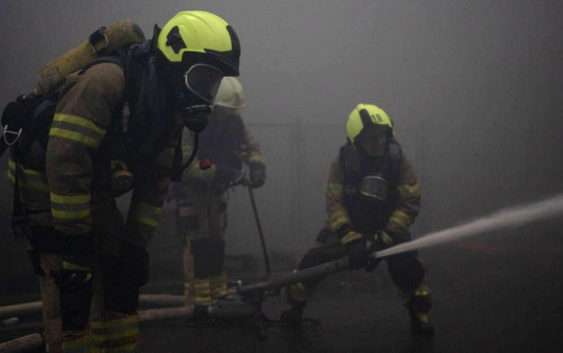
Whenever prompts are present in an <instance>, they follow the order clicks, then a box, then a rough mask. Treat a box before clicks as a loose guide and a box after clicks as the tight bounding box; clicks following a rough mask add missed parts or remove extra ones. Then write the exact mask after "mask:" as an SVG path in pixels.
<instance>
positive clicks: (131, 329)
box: [91, 314, 139, 353]
mask: <svg viewBox="0 0 563 353" xmlns="http://www.w3.org/2000/svg"><path fill="white" fill-rule="evenodd" d="M122 315H125V314H122ZM91 331H92V353H130V352H136V351H137V342H138V338H139V317H138V316H137V315H136V314H132V315H126V316H124V317H123V318H119V319H113V320H105V321H92V323H91Z"/></svg>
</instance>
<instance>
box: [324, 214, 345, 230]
mask: <svg viewBox="0 0 563 353" xmlns="http://www.w3.org/2000/svg"><path fill="white" fill-rule="evenodd" d="M345 223H349V219H348V214H347V213H346V211H344V210H338V211H334V212H332V215H331V217H330V218H329V220H328V225H329V227H330V229H332V230H336V229H338V228H339V227H340V226H341V225H343V224H345Z"/></svg>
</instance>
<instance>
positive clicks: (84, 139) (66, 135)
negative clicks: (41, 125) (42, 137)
mask: <svg viewBox="0 0 563 353" xmlns="http://www.w3.org/2000/svg"><path fill="white" fill-rule="evenodd" d="M49 136H53V137H58V138H62V139H66V140H71V141H74V142H78V143H80V144H82V145H85V146H87V147H91V148H96V147H97V146H98V142H99V141H97V140H95V139H93V138H91V137H89V136H85V135H83V134H81V133H80V132H75V131H69V130H63V129H58V128H51V130H50V131H49Z"/></svg>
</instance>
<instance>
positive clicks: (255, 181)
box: [248, 161, 266, 188]
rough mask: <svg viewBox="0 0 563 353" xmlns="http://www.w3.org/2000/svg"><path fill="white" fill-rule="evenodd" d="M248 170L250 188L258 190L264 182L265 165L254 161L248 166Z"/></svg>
mask: <svg viewBox="0 0 563 353" xmlns="http://www.w3.org/2000/svg"><path fill="white" fill-rule="evenodd" d="M248 167H249V169H250V186H251V187H253V188H259V187H261V186H262V185H264V183H265V182H266V165H265V164H264V163H262V162H258V161H254V162H250V163H249V165H248Z"/></svg>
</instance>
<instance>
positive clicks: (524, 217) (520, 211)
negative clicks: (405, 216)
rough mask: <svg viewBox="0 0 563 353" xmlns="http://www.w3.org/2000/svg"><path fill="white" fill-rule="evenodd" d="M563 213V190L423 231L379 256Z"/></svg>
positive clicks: (379, 253)
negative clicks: (552, 195)
mask: <svg viewBox="0 0 563 353" xmlns="http://www.w3.org/2000/svg"><path fill="white" fill-rule="evenodd" d="M561 215H563V194H559V195H557V196H555V197H552V198H549V199H546V200H543V201H539V202H535V203H531V204H527V205H523V206H516V207H511V208H506V209H502V210H499V211H496V212H494V213H492V214H491V215H488V216H485V217H482V218H479V219H476V220H474V221H471V222H468V223H464V224H461V225H459V226H455V227H452V228H448V229H444V230H441V231H437V232H433V233H430V234H427V235H424V236H422V237H420V238H419V239H416V240H413V241H410V242H407V243H403V244H400V245H397V246H394V247H392V248H389V249H386V250H383V251H379V252H377V254H376V257H378V258H379V257H385V256H390V255H395V254H399V253H402V252H405V251H410V250H416V249H422V248H427V247H430V246H434V245H437V244H441V243H446V242H450V241H454V240H459V239H462V238H467V237H470V236H474V235H479V234H483V233H487V232H493V231H498V230H506V229H511V228H516V227H519V226H523V225H526V224H528V223H532V222H537V221H542V220H547V219H550V218H553V217H556V216H561Z"/></svg>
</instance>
